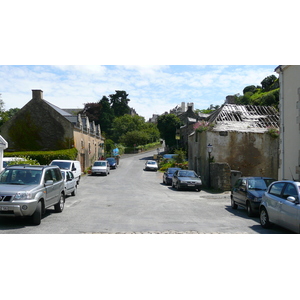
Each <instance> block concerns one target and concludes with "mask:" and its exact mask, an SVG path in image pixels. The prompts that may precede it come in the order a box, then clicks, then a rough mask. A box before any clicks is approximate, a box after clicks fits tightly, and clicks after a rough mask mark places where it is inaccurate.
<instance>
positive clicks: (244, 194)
mask: <svg viewBox="0 0 300 300" xmlns="http://www.w3.org/2000/svg"><path fill="white" fill-rule="evenodd" d="M274 181H276V180H275V179H273V178H269V177H241V178H239V179H238V180H237V182H236V183H235V185H234V187H233V188H232V190H231V196H230V197H231V207H232V208H233V209H237V207H238V206H242V207H244V208H246V209H247V213H248V216H249V217H252V216H253V215H255V214H258V211H259V205H260V202H261V199H262V195H263V194H264V193H265V191H266V190H267V188H268V186H269V185H270V184H271V183H272V182H274Z"/></svg>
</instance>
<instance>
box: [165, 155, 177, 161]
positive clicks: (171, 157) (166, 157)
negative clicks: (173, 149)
mask: <svg viewBox="0 0 300 300" xmlns="http://www.w3.org/2000/svg"><path fill="white" fill-rule="evenodd" d="M177 155H178V154H164V155H163V158H164V159H167V160H170V159H174V158H175V156H177Z"/></svg>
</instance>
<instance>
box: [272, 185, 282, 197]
mask: <svg viewBox="0 0 300 300" xmlns="http://www.w3.org/2000/svg"><path fill="white" fill-rule="evenodd" d="M284 185H285V182H278V183H274V184H273V185H272V186H271V188H270V191H269V193H270V194H272V195H274V196H277V197H280V196H281V191H282V188H283V187H284Z"/></svg>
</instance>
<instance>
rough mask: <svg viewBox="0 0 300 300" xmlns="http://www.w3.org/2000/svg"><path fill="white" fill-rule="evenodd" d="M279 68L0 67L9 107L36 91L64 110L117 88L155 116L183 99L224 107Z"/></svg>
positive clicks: (0, 85)
mask: <svg viewBox="0 0 300 300" xmlns="http://www.w3.org/2000/svg"><path fill="white" fill-rule="evenodd" d="M273 71H274V66H270V67H268V66H161V65H158V66H155V65H154V66H146V65H144V66H134V65H125V66H96V65H95V66H82V65H79V66H73V65H67V66H63V65H59V66H56V65H55V66H0V93H1V94H2V99H3V101H4V103H5V108H6V109H9V108H14V107H19V108H21V107H22V106H24V105H25V104H26V103H27V102H28V101H29V100H30V99H31V90H32V89H41V90H43V91H44V98H45V99H46V100H48V101H50V102H51V103H53V104H55V105H57V106H59V107H62V108H72V107H74V108H83V105H84V103H87V102H97V101H99V100H100V99H101V98H102V96H104V95H105V96H108V95H110V94H113V93H114V92H115V90H125V91H126V92H127V93H128V94H129V99H130V100H131V101H130V102H129V105H130V106H131V107H133V108H134V109H135V110H136V111H137V113H138V114H140V115H142V116H144V117H146V119H148V118H150V117H151V116H152V114H162V113H164V112H165V111H169V110H170V109H172V108H174V107H175V106H176V105H178V104H180V103H181V102H194V106H195V108H199V109H204V108H207V107H209V105H210V104H215V105H217V104H218V105H220V104H222V103H223V102H224V100H225V98H226V96H227V95H230V94H236V93H242V90H243V88H244V87H246V86H247V85H252V84H253V85H259V84H260V82H261V81H262V80H263V79H264V78H265V77H266V76H269V75H271V74H272V73H273Z"/></svg>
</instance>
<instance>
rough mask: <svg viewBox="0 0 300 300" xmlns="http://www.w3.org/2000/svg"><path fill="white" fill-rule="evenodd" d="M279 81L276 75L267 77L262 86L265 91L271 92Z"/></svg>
mask: <svg viewBox="0 0 300 300" xmlns="http://www.w3.org/2000/svg"><path fill="white" fill-rule="evenodd" d="M276 80H277V77H276V76H275V75H270V76H267V77H266V78H265V79H264V80H263V81H262V82H261V86H262V89H263V91H270V90H271V89H272V86H273V84H274V83H275V81H276Z"/></svg>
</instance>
